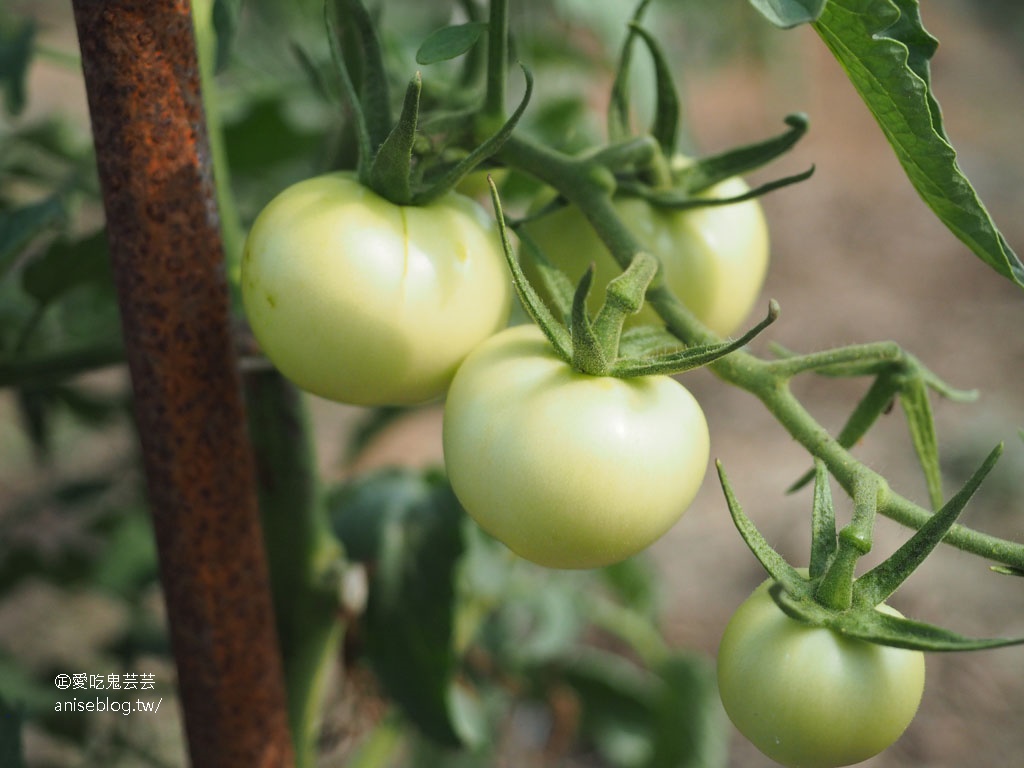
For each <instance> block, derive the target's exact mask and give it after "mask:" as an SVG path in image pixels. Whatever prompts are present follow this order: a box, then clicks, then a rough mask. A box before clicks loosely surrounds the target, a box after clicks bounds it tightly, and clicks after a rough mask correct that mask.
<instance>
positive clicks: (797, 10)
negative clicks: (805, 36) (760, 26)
mask: <svg viewBox="0 0 1024 768" xmlns="http://www.w3.org/2000/svg"><path fill="white" fill-rule="evenodd" d="M825 2H826V0H750V4H751V5H752V6H754V7H755V8H756V9H757V10H758V11H760V13H761V15H762V16H764V17H765V18H766V19H768V21H770V22H771V23H772V24H774V25H775V26H777V27H781V28H783V29H788V28H790V27H795V26H797V25H798V24H806V23H808V22H811V21H814V20H815V19H817V18H818V16H820V15H821V11H822V9H823V8H824V7H825Z"/></svg>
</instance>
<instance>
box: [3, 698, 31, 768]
mask: <svg viewBox="0 0 1024 768" xmlns="http://www.w3.org/2000/svg"><path fill="white" fill-rule="evenodd" d="M0 765H2V766H4V768H25V762H24V757H23V755H22V751H21V713H20V712H19V711H18V710H17V709H15V708H14V707H12V706H11V705H10V704H8V703H7V702H6V701H5V700H4V697H3V695H2V694H0Z"/></svg>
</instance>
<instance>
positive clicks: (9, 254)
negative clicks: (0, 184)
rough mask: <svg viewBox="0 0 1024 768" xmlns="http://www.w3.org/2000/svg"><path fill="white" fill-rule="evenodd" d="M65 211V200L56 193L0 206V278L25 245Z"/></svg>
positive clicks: (56, 220)
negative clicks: (8, 207)
mask: <svg viewBox="0 0 1024 768" xmlns="http://www.w3.org/2000/svg"><path fill="white" fill-rule="evenodd" d="M64 215H65V210H64V203H63V201H62V200H61V199H60V198H59V197H58V196H57V195H54V196H53V197H48V198H46V199H45V200H43V201H41V202H38V203H32V204H31V205H25V206H22V207H20V208H15V209H13V210H0V280H2V279H3V278H4V276H5V275H6V274H7V272H8V271H9V270H10V268H11V266H12V265H13V264H14V260H15V259H16V258H17V257H18V256H19V255H20V254H21V252H22V251H23V250H24V248H25V246H27V245H28V244H29V243H30V242H31V241H32V240H33V239H34V238H35V237H37V236H38V235H41V234H42V233H43V232H46V231H47V230H48V229H50V228H51V227H53V226H54V225H55V224H56V223H57V222H59V221H61V220H62V219H63V218H64Z"/></svg>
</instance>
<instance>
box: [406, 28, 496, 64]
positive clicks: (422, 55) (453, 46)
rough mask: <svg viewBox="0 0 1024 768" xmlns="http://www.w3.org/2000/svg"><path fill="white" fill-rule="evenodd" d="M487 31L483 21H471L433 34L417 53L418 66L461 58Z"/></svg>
mask: <svg viewBox="0 0 1024 768" xmlns="http://www.w3.org/2000/svg"><path fill="white" fill-rule="evenodd" d="M485 29H487V23H486V22H483V21H471V22H468V23H466V24H457V25H455V26H451V27H444V28H442V29H439V30H437V31H436V32H433V33H432V34H431V35H430V36H429V37H428V38H427V39H426V40H424V41H423V45H421V46H420V47H419V50H418V51H416V63H417V64H423V65H426V64H437V63H438V62H439V61H448V60H449V59H454V58H455V57H456V56H461V55H462V54H464V53H466V52H467V51H468V50H469V49H470V48H472V47H473V46H474V45H476V42H477V40H479V39H480V35H481V34H483V32H484V30H485Z"/></svg>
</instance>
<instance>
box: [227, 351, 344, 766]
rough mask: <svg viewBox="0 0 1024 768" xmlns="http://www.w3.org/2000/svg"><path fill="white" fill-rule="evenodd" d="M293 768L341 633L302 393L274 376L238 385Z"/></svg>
mask: <svg viewBox="0 0 1024 768" xmlns="http://www.w3.org/2000/svg"><path fill="white" fill-rule="evenodd" d="M244 383H245V394H246V405H247V410H248V416H249V432H250V435H251V442H252V450H253V454H254V456H255V460H256V473H257V481H258V486H259V502H260V518H261V520H262V525H263V535H264V540H265V542H266V550H267V561H268V566H269V569H270V584H271V592H272V594H273V601H274V613H275V615H276V619H277V633H278V637H279V639H280V643H281V655H282V657H283V662H284V672H285V684H286V688H287V694H288V719H289V721H290V725H291V729H292V738H293V740H294V742H295V765H296V768H313V766H315V765H316V754H317V735H318V728H319V722H318V715H319V712H320V707H321V703H322V700H323V694H324V687H325V683H326V680H327V675H328V672H329V671H330V668H331V662H332V660H333V659H334V658H335V657H336V655H337V651H338V648H339V646H340V643H341V638H342V633H343V630H344V627H343V624H342V621H341V611H340V605H339V602H340V597H339V596H340V584H341V575H342V567H343V556H342V552H341V547H340V546H339V544H338V542H337V540H336V539H335V538H334V536H333V535H332V533H331V530H330V526H329V523H328V520H327V511H326V506H325V501H324V497H323V494H322V492H321V488H320V484H319V482H318V476H317V468H316V460H315V456H314V450H313V441H312V438H311V435H312V431H311V429H310V426H309V423H308V415H307V412H306V408H305V402H304V400H303V396H302V394H301V393H300V392H299V391H298V390H297V389H296V388H295V386H294V385H292V384H291V383H290V382H288V381H286V380H285V379H284V378H283V377H282V376H281V375H280V374H279V373H277V371H273V370H263V371H251V372H249V373H247V374H246V376H245V378H244Z"/></svg>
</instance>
